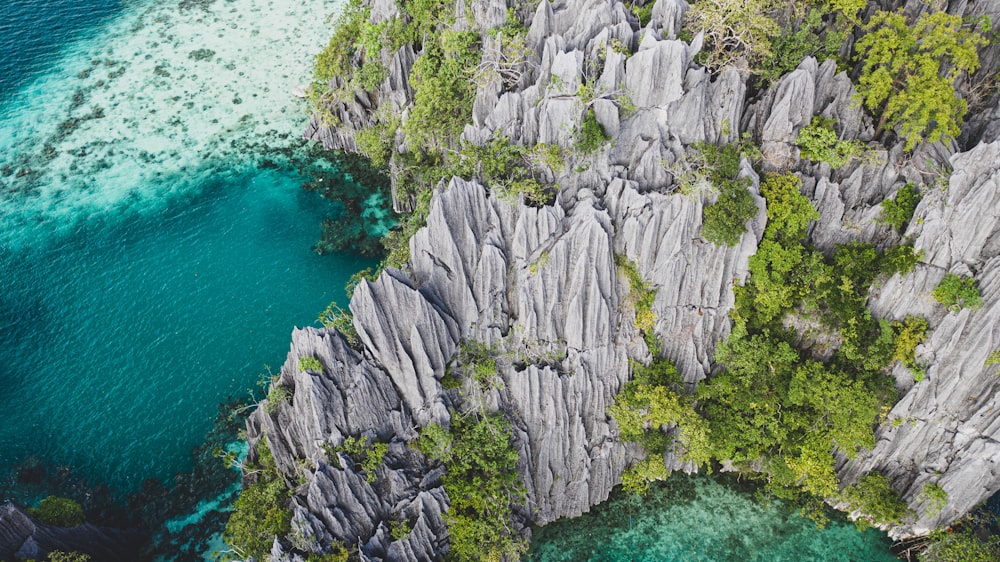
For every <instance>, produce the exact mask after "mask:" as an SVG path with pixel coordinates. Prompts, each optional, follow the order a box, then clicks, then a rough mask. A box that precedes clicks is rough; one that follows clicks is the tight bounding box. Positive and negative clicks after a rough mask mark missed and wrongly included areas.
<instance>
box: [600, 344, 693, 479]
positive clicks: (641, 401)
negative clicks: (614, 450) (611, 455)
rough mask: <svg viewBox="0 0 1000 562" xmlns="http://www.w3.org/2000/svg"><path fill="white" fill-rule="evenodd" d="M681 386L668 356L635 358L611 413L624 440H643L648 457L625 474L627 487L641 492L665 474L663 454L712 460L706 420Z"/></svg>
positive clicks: (688, 458) (690, 460)
mask: <svg viewBox="0 0 1000 562" xmlns="http://www.w3.org/2000/svg"><path fill="white" fill-rule="evenodd" d="M682 388H683V385H682V384H681V380H680V377H679V375H678V373H677V367H676V366H675V365H674V364H673V362H671V361H670V360H668V359H661V358H659V357H656V356H654V358H653V361H652V362H651V363H650V364H649V365H648V366H647V365H643V364H641V363H637V362H633V363H632V380H630V381H629V382H627V383H625V386H623V387H622V390H621V392H619V393H618V395H617V396H616V397H615V403H614V405H613V406H611V408H609V409H608V413H609V414H610V415H611V417H612V418H614V420H615V423H617V424H618V431H619V435H620V436H621V438H622V440H624V441H632V442H636V443H641V444H642V446H643V449H645V450H646V452H647V454H649V455H650V456H649V458H647V459H646V460H645V461H643V462H641V463H639V464H636V465H634V466H632V467H631V468H629V469H628V470H627V471H626V473H625V475H623V477H622V484H623V487H624V488H625V490H626V491H628V492H632V493H639V494H642V493H644V492H645V491H646V489H647V488H648V486H649V482H651V481H653V480H661V479H663V478H665V477H666V475H667V468H666V465H665V464H664V462H663V455H664V453H667V452H670V451H672V452H674V453H676V454H678V455H683V458H684V460H686V461H689V462H692V463H694V464H696V465H699V466H700V465H706V464H708V462H709V461H710V460H711V458H710V454H711V450H712V448H711V444H710V439H709V428H708V424H707V422H706V421H705V419H704V418H702V417H701V416H700V415H699V414H698V413H697V412H696V411H695V406H694V396H693V395H691V394H687V393H684V392H683V390H682ZM671 428H676V440H675V439H674V438H673V436H671V435H670V433H668V432H667V430H669V429H671ZM675 444H676V445H679V447H680V448H679V450H678V449H675Z"/></svg>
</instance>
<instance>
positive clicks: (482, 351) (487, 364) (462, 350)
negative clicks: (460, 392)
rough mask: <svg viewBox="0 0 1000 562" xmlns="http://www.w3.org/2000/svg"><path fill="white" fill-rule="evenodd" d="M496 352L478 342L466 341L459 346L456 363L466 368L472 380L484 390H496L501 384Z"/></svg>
mask: <svg viewBox="0 0 1000 562" xmlns="http://www.w3.org/2000/svg"><path fill="white" fill-rule="evenodd" d="M495 352H496V350H494V349H493V348H492V347H490V346H489V345H486V344H485V343H482V342H478V341H464V342H462V343H461V345H459V348H458V353H457V354H456V357H455V361H456V363H457V364H458V365H461V366H462V367H464V368H466V369H467V370H468V371H469V372H470V374H471V375H472V380H474V381H475V382H476V384H478V385H479V387H480V388H481V389H483V390H486V389H489V388H496V387H497V385H498V384H499V383H500V380H499V379H500V375H499V372H498V371H497V360H496V358H495V357H494V354H495Z"/></svg>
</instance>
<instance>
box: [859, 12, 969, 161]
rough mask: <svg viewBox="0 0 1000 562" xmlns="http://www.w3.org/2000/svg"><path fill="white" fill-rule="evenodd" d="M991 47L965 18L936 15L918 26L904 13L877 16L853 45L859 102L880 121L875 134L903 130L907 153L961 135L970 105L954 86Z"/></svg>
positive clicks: (924, 16) (920, 19)
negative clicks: (859, 65) (982, 51)
mask: <svg viewBox="0 0 1000 562" xmlns="http://www.w3.org/2000/svg"><path fill="white" fill-rule="evenodd" d="M986 44H987V41H986V39H985V38H984V37H983V35H982V33H980V31H979V30H976V29H970V27H969V26H967V25H966V24H965V23H963V21H962V18H961V17H960V16H953V15H949V14H947V13H945V12H931V13H924V14H921V15H920V17H918V18H917V20H916V21H915V22H913V21H909V20H907V17H906V16H905V15H903V13H902V12H882V11H880V12H876V13H875V15H874V16H872V17H871V19H870V20H869V21H868V23H867V24H865V26H864V34H863V35H862V36H861V37H860V39H858V41H857V43H855V45H854V46H855V48H856V50H857V60H858V61H859V62H862V63H863V64H864V66H863V67H862V71H861V76H860V78H859V79H858V85H857V90H858V96H859V99H860V100H861V101H862V102H863V103H864V105H865V107H867V108H868V109H869V110H871V111H872V112H873V113H874V114H876V115H880V116H881V119H880V121H879V125H878V128H877V130H876V135H878V134H880V133H881V131H882V128H883V127H884V126H886V125H888V126H890V127H897V126H898V127H899V132H900V135H901V137H902V138H903V139H905V140H906V147H905V149H906V150H908V151H909V150H912V149H913V147H915V146H916V145H917V143H918V142H920V141H921V140H925V139H926V140H928V141H930V142H934V141H939V140H948V139H952V138H954V137H956V136H958V134H959V128H960V127H961V125H962V121H963V119H964V118H965V112H966V109H967V104H966V102H965V100H963V99H961V98H959V96H958V94H957V93H956V91H955V83H956V81H957V80H958V79H959V77H961V76H962V75H963V74H966V73H968V74H971V73H973V72H975V71H976V69H977V68H979V55H978V53H977V49H978V48H979V47H982V46H984V45H986Z"/></svg>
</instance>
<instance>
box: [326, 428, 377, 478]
mask: <svg viewBox="0 0 1000 562" xmlns="http://www.w3.org/2000/svg"><path fill="white" fill-rule="evenodd" d="M320 448H321V449H323V453H324V454H325V455H326V458H327V461H329V463H330V464H331V466H335V467H337V468H340V469H343V468H344V467H343V466H341V464H340V460H339V457H338V456H337V453H344V454H345V455H347V456H348V457H350V459H351V461H352V462H354V463H355V464H357V465H358V468H359V469H360V470H361V472H364V473H365V480H367V481H368V483H369V484H370V483H372V482H375V479H376V477H377V475H376V471H377V470H378V467H379V466H381V465H382V461H383V460H385V455H386V454H388V452H389V444H388V443H382V442H378V441H376V442H374V443H372V442H369V440H368V436H367V435H359V436H354V435H349V436H347V437H345V438H344V440H343V441H341V443H340V445H331V444H330V443H323V444H322V445H320Z"/></svg>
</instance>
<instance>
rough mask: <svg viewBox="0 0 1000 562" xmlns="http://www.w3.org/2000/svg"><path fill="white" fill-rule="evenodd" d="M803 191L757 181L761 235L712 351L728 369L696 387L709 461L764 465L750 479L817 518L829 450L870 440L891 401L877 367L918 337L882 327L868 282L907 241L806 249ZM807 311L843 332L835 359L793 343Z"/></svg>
mask: <svg viewBox="0 0 1000 562" xmlns="http://www.w3.org/2000/svg"><path fill="white" fill-rule="evenodd" d="M799 190H800V182H799V180H798V179H797V178H796V177H794V176H791V175H783V176H779V175H770V176H767V177H766V178H765V179H764V181H763V182H762V184H761V193H762V194H763V195H764V197H765V198H766V199H767V214H768V222H767V226H766V227H765V232H764V238H763V240H762V241H761V244H760V247H759V249H758V251H757V254H756V255H754V256H752V257H751V259H750V272H751V275H750V278H749V280H748V281H747V283H746V284H745V285H744V286H742V287H736V289H735V291H736V307H735V309H734V311H733V313H732V314H733V318H734V322H735V323H734V327H733V330H732V332H731V334H730V336H729V338H728V339H727V340H726V342H724V343H723V344H722V345H721V346H720V347H719V349H718V352H717V355H716V360H717V361H719V362H720V363H721V364H723V365H724V366H725V371H724V372H722V373H720V374H719V375H716V376H715V377H713V378H711V379H709V381H708V382H707V383H706V384H704V385H702V386H701V387H700V388H699V389H698V410H699V411H700V412H701V413H702V415H703V416H704V417H705V418H706V419H707V420H708V424H709V430H710V432H711V435H712V436H713V440H712V444H711V445H712V449H713V450H712V452H711V455H712V457H714V458H716V459H719V460H724V459H729V460H732V461H733V462H734V463H735V464H736V465H737V466H741V467H751V466H755V467H763V472H757V471H753V472H751V473H750V474H752V475H753V476H754V477H757V478H762V479H765V480H767V489H768V490H770V491H771V492H773V493H774V494H776V495H778V496H779V497H784V498H787V499H791V500H796V501H799V502H800V503H802V504H804V505H805V507H807V508H810V509H809V514H810V515H812V516H817V517H821V516H822V510H820V509H815V506H817V505H819V504H818V498H823V497H831V496H835V495H836V494H837V493H838V490H839V482H838V479H837V477H836V473H835V471H834V457H833V451H834V449H837V450H839V451H841V452H842V453H843V454H844V455H845V456H847V457H848V458H853V457H854V456H855V455H857V453H858V451H859V450H860V449H862V448H868V447H871V446H872V445H873V444H874V434H873V429H872V428H873V424H874V423H875V421H876V419H877V418H878V415H879V413H880V409H881V407H882V405H883V404H885V403H887V402H891V401H893V400H894V399H895V391H894V389H893V386H892V382H891V380H890V379H889V377H886V376H884V375H883V374H882V372H883V369H885V368H886V367H887V366H888V365H889V364H890V363H891V362H892V360H893V354H894V353H895V352H896V350H897V349H901V350H902V349H905V348H907V347H908V346H909V345H911V342H912V341H913V340H914V339H916V338H915V336H914V335H913V334H912V333H911V332H919V330H917V329H916V328H915V327H913V328H911V329H910V330H909V331H906V330H904V329H903V328H902V327H900V328H899V330H900V332H901V333H904V332H905V336H904V337H903V338H900V337H899V335H898V334H897V333H896V329H894V327H893V326H892V325H891V324H890V323H889V322H887V321H885V320H882V321H878V320H876V319H874V318H872V316H871V313H870V312H869V311H868V309H867V307H866V299H867V292H868V288H869V287H870V286H871V284H872V283H873V282H874V281H875V280H876V279H877V278H878V277H879V276H880V275H889V274H892V273H896V272H897V271H898V269H899V267H900V266H901V265H902V266H905V265H906V264H908V263H910V262H911V261H913V260H915V257H914V252H913V249H912V248H911V247H908V246H900V247H898V249H894V250H891V251H887V252H885V253H881V254H880V253H879V252H878V251H876V250H875V248H873V247H872V246H871V245H869V244H862V243H849V244H844V245H841V246H838V247H837V248H836V249H835V251H834V253H833V255H832V256H830V257H827V256H825V255H823V254H822V253H821V252H818V251H816V250H814V249H812V248H810V247H809V246H808V245H807V244H806V243H805V241H804V240H805V237H806V229H807V226H808V224H809V221H811V220H815V219H816V218H818V215H817V213H816V211H815V209H814V208H813V207H812V205H811V204H810V202H809V200H808V198H806V197H805V196H803V195H802V194H801V193H800V191H799ZM907 260H909V261H907ZM807 314H815V315H818V316H819V319H820V320H821V322H822V324H823V325H824V326H826V327H827V328H829V329H832V330H836V331H837V332H839V336H840V340H841V345H840V348H839V349H838V350H836V351H835V352H834V353H833V355H832V358H830V359H826V360H824V361H819V360H816V359H814V358H812V357H811V356H810V354H809V353H808V352H806V351H802V350H800V349H797V348H796V345H797V343H796V342H797V340H798V337H797V335H796V334H795V333H794V332H793V331H792V330H789V329H788V328H787V327H786V324H785V323H784V319H785V318H786V317H787V316H789V315H799V316H801V315H807ZM915 325H916V323H915V322H914V326H915ZM904 340H905V341H904ZM912 345H915V343H914V344H912ZM901 353H902V352H901ZM810 506H812V507H810Z"/></svg>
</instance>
